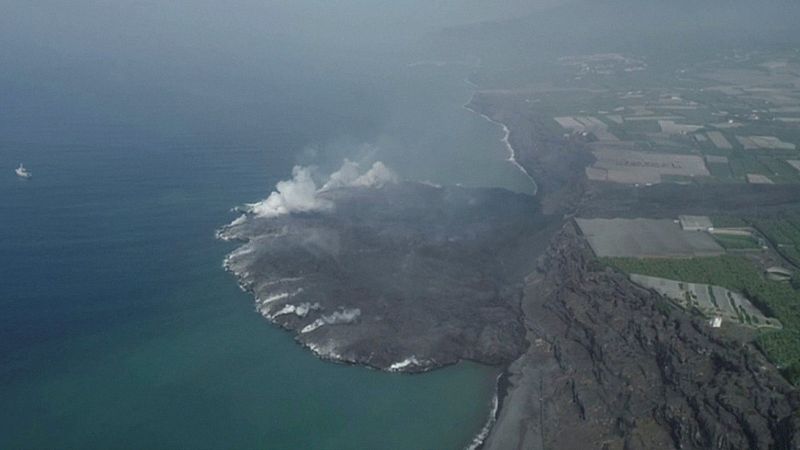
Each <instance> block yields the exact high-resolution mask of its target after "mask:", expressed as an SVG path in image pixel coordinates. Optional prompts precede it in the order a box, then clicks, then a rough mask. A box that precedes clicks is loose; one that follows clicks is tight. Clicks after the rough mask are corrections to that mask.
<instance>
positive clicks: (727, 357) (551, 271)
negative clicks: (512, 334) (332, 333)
mask: <svg viewBox="0 0 800 450" xmlns="http://www.w3.org/2000/svg"><path fill="white" fill-rule="evenodd" d="M528 281H529V283H528V286H527V288H526V295H525V298H524V300H523V310H524V311H525V315H526V327H527V328H528V339H529V341H530V342H531V343H532V345H531V346H530V347H529V348H528V349H527V350H526V352H525V354H524V355H523V356H522V357H520V359H519V360H517V361H516V362H514V363H513V364H512V365H511V366H510V369H509V381H510V383H509V388H508V395H507V396H506V397H505V398H504V399H503V404H502V407H501V409H500V413H499V417H498V420H497V423H496V424H495V426H494V428H493V429H492V432H491V434H490V436H489V438H488V439H487V441H486V442H485V446H484V448H487V449H508V448H526V449H541V448H554V449H555V448H587V449H588V448H598V449H599V448H609V449H612V448H620V449H621V448H630V449H672V448H684V449H688V448H715V449H731V450H732V449H743V448H752V449H769V448H787V449H788V448H798V447H797V445H798V444H799V443H800V442H798V438H797V430H798V417H797V414H796V411H797V409H798V406H800V397H798V393H797V391H796V390H794V389H792V387H791V386H789V385H788V384H787V383H786V382H785V381H784V380H783V379H781V378H780V377H779V375H778V374H777V372H776V371H774V370H773V369H772V368H771V367H770V366H769V364H768V363H767V362H766V361H765V360H764V358H763V356H762V355H761V354H759V353H758V352H756V351H755V349H754V348H753V347H752V346H750V345H746V344H740V343H737V342H734V341H729V340H725V339H722V338H719V337H717V336H715V335H714V331H713V330H711V329H709V328H708V327H706V326H704V325H703V324H702V323H700V322H698V320H697V319H694V318H692V317H690V316H689V315H688V314H686V313H684V312H682V311H677V310H673V311H672V312H667V311H666V310H665V309H664V308H659V305H663V304H665V303H666V301H665V300H664V299H662V298H660V297H659V296H658V295H657V294H656V293H655V292H653V291H649V290H646V289H643V288H640V287H638V286H636V285H634V284H633V283H631V282H630V281H629V280H628V278H627V277H626V276H624V275H623V274H619V273H615V272H612V271H611V270H610V269H603V268H602V267H601V266H600V265H599V264H596V262H595V260H594V258H593V257H592V255H591V251H590V250H589V249H588V247H587V246H586V244H585V242H584V241H583V240H582V238H581V237H580V236H579V235H578V234H577V231H576V230H575V228H574V226H573V225H572V224H568V225H566V226H565V229H564V230H563V232H562V233H560V234H559V235H558V236H557V237H556V238H555V239H554V240H553V242H552V246H551V248H550V249H549V250H548V252H547V254H546V256H545V257H544V260H543V262H542V265H541V269H540V271H539V272H538V273H536V274H534V275H532V276H531V277H530V278H529V280H528Z"/></svg>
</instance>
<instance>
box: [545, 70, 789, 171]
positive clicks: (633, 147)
mask: <svg viewBox="0 0 800 450" xmlns="http://www.w3.org/2000/svg"><path fill="white" fill-rule="evenodd" d="M628 59H629V60H631V61H634V60H635V61H639V59H637V58H628ZM628 59H626V60H628ZM774 59H785V60H786V61H789V62H788V63H787V65H786V66H785V67H783V66H782V67H777V66H770V65H766V66H765V65H764V63H763V62H764V61H769V60H774ZM573 66H574V67H575V68H576V69H575V70H578V69H577V68H578V67H583V68H584V69H585V67H584V66H578V65H569V67H573ZM592 67H593V66H592ZM637 67H639V66H637ZM639 68H640V69H641V70H640V71H639V70H637V71H636V73H631V74H629V75H630V76H631V77H634V78H636V79H640V80H641V81H642V85H648V86H650V87H648V88H641V89H640V90H630V86H631V85H636V84H635V83H634V84H630V83H628V88H627V89H626V90H622V89H619V90H617V89H615V88H614V85H613V84H609V83H607V80H606V78H605V77H603V76H602V71H599V72H598V71H594V70H589V71H588V72H587V71H584V72H580V73H578V74H576V75H579V77H578V78H579V79H580V80H581V81H580V83H578V84H579V85H581V86H583V87H582V88H577V87H576V88H573V89H562V90H552V91H547V92H540V93H537V95H536V99H535V100H536V102H535V106H533V105H534V103H532V107H535V108H537V109H540V110H542V112H544V113H546V114H550V115H551V116H552V117H553V126H554V127H556V128H558V129H560V130H561V131H562V133H563V134H565V135H570V134H580V135H581V136H582V137H586V134H587V133H588V134H589V135H591V136H589V142H591V145H590V148H591V150H592V152H593V153H594V154H595V156H597V155H598V154H599V155H602V156H608V157H606V158H602V157H601V158H599V159H600V160H601V162H599V163H598V164H596V165H595V166H594V167H592V168H591V170H589V171H588V172H587V175H588V176H589V178H590V179H592V180H595V181H602V182H613V183H623V184H656V183H719V182H724V183H761V184H764V183H775V184H781V183H800V75H797V74H798V73H800V60H797V58H796V56H795V55H793V54H789V55H783V54H774V55H773V54H764V55H755V56H754V57H753V58H752V61H751V62H748V63H742V62H733V61H731V60H730V59H727V58H724V57H723V58H720V59H719V60H711V61H708V62H707V63H704V64H700V65H698V66H696V67H687V68H686V69H685V70H684V71H682V74H681V76H680V77H676V78H675V79H672V80H670V79H669V78H668V77H667V78H664V77H663V76H656V75H655V74H652V73H650V71H648V70H647V66H646V65H644V66H641V67H639ZM582 70H583V69H582ZM591 80H595V81H596V82H599V81H602V83H599V84H597V85H594V84H592V83H591ZM629 81H630V80H629ZM764 86H770V88H769V89H764V88H763V87H764ZM621 145H628V147H622V146H621ZM623 148H624V149H625V150H630V151H637V152H646V153H651V154H656V155H657V156H650V157H647V156H642V155H632V156H630V155H629V156H625V155H619V154H617V153H619V152H620V151H621V150H622V149H623ZM659 158H662V159H663V158H666V159H668V160H674V161H675V164H674V167H672V164H670V167H669V169H670V170H666V169H664V168H661V169H659V170H656V168H655V167H654V166H653V165H652V164H654V163H651V162H650V159H653V160H654V161H661V159H659ZM686 158H699V159H698V160H695V159H686ZM665 167H666V166H665Z"/></svg>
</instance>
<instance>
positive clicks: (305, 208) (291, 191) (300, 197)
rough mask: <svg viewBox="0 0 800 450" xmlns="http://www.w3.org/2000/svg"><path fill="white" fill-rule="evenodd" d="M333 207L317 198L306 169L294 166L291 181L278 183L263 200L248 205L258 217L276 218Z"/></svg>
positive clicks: (309, 172)
mask: <svg viewBox="0 0 800 450" xmlns="http://www.w3.org/2000/svg"><path fill="white" fill-rule="evenodd" d="M332 207H333V204H332V203H331V202H330V201H328V200H325V199H321V198H318V197H317V184H316V183H315V182H314V179H313V178H312V177H311V169H309V168H308V167H300V166H294V169H292V179H291V180H283V181H279V182H278V184H277V185H275V190H274V191H273V192H272V193H271V194H269V197H267V198H266V199H265V200H262V201H260V202H258V203H253V204H252V205H250V212H252V213H253V214H255V215H256V216H259V217H277V216H280V215H283V214H290V213H293V212H312V211H324V210H326V209H330V208H332Z"/></svg>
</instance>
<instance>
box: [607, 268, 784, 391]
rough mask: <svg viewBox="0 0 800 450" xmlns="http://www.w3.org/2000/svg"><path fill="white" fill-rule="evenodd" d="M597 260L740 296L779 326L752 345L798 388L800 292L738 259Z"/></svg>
mask: <svg viewBox="0 0 800 450" xmlns="http://www.w3.org/2000/svg"><path fill="white" fill-rule="evenodd" d="M601 260H602V261H603V262H604V263H605V264H607V265H609V266H612V267H614V268H616V269H618V270H621V271H623V272H626V273H629V274H631V273H635V274H641V275H647V276H652V277H660V278H667V279H671V280H680V281H683V282H686V283H704V284H711V285H716V286H721V287H724V288H726V289H730V290H732V291H736V292H741V293H742V294H743V295H744V296H745V297H747V298H748V299H749V300H750V301H751V302H752V303H753V304H754V305H755V306H756V307H757V308H758V309H759V310H761V311H762V312H763V313H764V314H765V315H766V316H768V317H774V318H776V319H778V320H779V321H780V322H781V324H782V325H783V329H781V330H770V331H763V332H761V333H760V334H759V335H758V337H757V338H756V343H757V345H758V346H759V348H761V350H762V351H763V352H764V354H765V355H766V356H767V357H768V358H769V359H770V361H772V362H773V363H774V364H775V365H776V366H777V367H778V368H779V369H780V370H781V372H782V373H783V374H784V375H785V376H786V377H787V379H789V381H791V382H792V383H794V384H800V291H798V290H795V289H793V288H792V286H791V285H790V284H789V283H785V282H778V281H771V280H767V279H766V278H764V277H763V276H762V274H761V273H760V272H759V270H757V269H756V267H755V266H754V265H753V264H752V263H751V262H750V261H748V260H747V259H745V258H743V257H739V256H730V255H725V256H718V257H709V258H692V259H664V258H659V259H636V258H602V259H601Z"/></svg>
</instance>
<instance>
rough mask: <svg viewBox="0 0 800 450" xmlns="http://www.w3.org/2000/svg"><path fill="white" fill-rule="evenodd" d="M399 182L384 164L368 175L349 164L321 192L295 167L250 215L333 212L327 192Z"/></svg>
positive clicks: (307, 171)
mask: <svg viewBox="0 0 800 450" xmlns="http://www.w3.org/2000/svg"><path fill="white" fill-rule="evenodd" d="M397 181H398V178H397V175H396V174H395V173H394V172H393V171H392V170H391V169H389V168H388V167H386V165H384V164H383V163H382V162H380V161H378V162H376V163H374V164H373V165H372V167H370V168H369V170H367V171H366V172H364V173H360V172H359V165H358V164H357V163H355V162H353V161H350V160H345V161H344V163H343V164H342V167H341V168H339V170H337V171H336V172H334V173H332V174H331V175H330V177H328V181H327V182H326V183H325V184H324V185H323V186H322V188H321V189H320V188H317V183H316V182H315V181H314V178H313V177H312V176H311V169H310V168H309V167H301V166H295V167H294V169H292V179H291V180H283V181H280V182H278V184H277V185H276V186H275V191H273V192H272V193H271V194H269V197H267V198H266V199H264V200H262V201H260V202H258V203H252V204H250V205H248V207H249V208H248V212H250V213H251V214H254V215H256V216H258V217H267V218H269V217H277V216H281V215H284V214H291V213H298V212H314V211H326V210H329V209H331V208H333V203H332V202H331V201H330V200H328V199H325V198H323V197H321V196H320V195H319V194H320V193H321V192H323V191H327V190H330V189H337V188H344V187H374V188H380V187H383V186H385V185H387V184H390V183H396V182H397ZM244 217H245V216H242V217H239V218H238V219H236V220H234V221H233V223H232V225H238V224H241V223H243V222H244V220H245V218H244Z"/></svg>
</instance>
